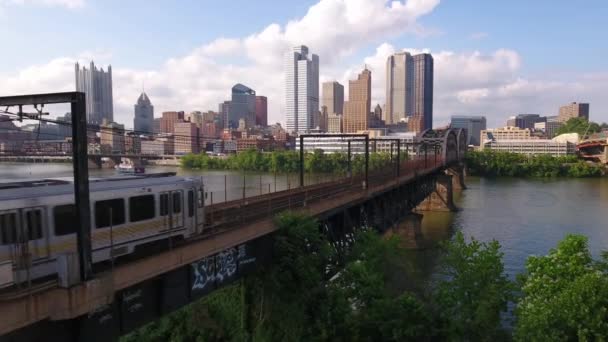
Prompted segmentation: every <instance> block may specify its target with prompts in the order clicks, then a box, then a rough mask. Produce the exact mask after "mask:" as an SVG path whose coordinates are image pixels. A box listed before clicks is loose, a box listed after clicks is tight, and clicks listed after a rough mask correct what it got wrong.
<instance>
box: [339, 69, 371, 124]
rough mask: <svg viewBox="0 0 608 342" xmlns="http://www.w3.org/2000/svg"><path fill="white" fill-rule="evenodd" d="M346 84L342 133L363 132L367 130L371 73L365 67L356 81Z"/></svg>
mask: <svg viewBox="0 0 608 342" xmlns="http://www.w3.org/2000/svg"><path fill="white" fill-rule="evenodd" d="M348 83H349V84H348V87H349V88H348V101H347V102H344V121H343V130H344V133H356V132H357V131H365V130H367V129H368V128H369V113H370V109H371V98H372V72H371V71H369V70H368V69H367V67H366V68H365V69H364V70H363V71H362V72H361V73H360V74H359V76H358V77H357V79H356V80H351V81H349V82H348Z"/></svg>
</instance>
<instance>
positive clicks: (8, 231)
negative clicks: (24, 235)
mask: <svg viewBox="0 0 608 342" xmlns="http://www.w3.org/2000/svg"><path fill="white" fill-rule="evenodd" d="M15 242H17V214H15V213H9V214H2V215H0V243H2V244H3V245H8V244H11V243H15Z"/></svg>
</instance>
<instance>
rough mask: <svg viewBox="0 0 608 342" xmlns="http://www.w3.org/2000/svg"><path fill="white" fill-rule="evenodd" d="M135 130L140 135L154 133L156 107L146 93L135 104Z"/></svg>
mask: <svg viewBox="0 0 608 342" xmlns="http://www.w3.org/2000/svg"><path fill="white" fill-rule="evenodd" d="M133 128H134V129H135V131H136V132H138V133H140V134H141V133H145V134H152V133H154V106H153V105H152V103H151V102H150V98H148V95H147V94H146V93H145V92H143V93H141V95H139V98H138V99H137V103H136V104H135V118H134V120H133Z"/></svg>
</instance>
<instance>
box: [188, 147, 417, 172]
mask: <svg viewBox="0 0 608 342" xmlns="http://www.w3.org/2000/svg"><path fill="white" fill-rule="evenodd" d="M390 158H391V157H390V153H370V154H369V168H370V170H375V169H381V168H383V167H385V166H387V165H389V164H390ZM402 158H406V156H405V155H404V156H403V157H402ZM180 162H181V166H182V167H184V168H190V169H211V170H241V171H261V172H281V173H288V172H298V171H299V165H300V155H299V152H296V151H274V152H268V153H267V152H260V151H257V150H254V149H252V150H247V151H244V152H241V153H238V154H232V155H229V156H227V157H213V156H209V155H207V154H205V153H201V154H187V155H185V156H183V157H182V158H181V161H180ZM364 167H365V157H364V156H363V155H361V154H354V155H353V156H352V159H351V168H352V171H353V172H354V173H362V172H363V170H364ZM304 169H305V171H306V172H312V173H338V174H346V173H347V172H348V156H347V155H346V154H345V153H324V152H323V151H322V150H315V151H314V152H312V153H306V154H305V155H304Z"/></svg>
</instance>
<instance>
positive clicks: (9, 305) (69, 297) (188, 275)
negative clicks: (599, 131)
mask: <svg viewBox="0 0 608 342" xmlns="http://www.w3.org/2000/svg"><path fill="white" fill-rule="evenodd" d="M420 138H421V139H420V141H421V143H420V145H419V148H418V149H417V153H416V155H415V156H412V157H411V158H410V159H408V160H405V161H401V162H400V163H399V164H398V165H395V168H390V167H389V168H385V169H381V170H371V172H370V173H369V175H368V177H367V179H366V178H365V176H364V175H357V176H353V177H348V178H344V179H341V180H337V181H330V182H325V183H322V184H315V185H309V186H302V187H298V188H294V189H291V190H285V191H279V192H275V193H270V194H264V195H260V196H256V197H250V198H244V199H240V200H235V201H229V202H224V203H219V204H214V205H211V206H208V207H207V209H206V224H207V225H208V227H207V228H208V230H207V231H208V233H207V234H205V235H203V236H198V237H196V238H195V239H191V240H187V241H185V242H184V243H182V244H180V245H178V246H174V247H173V248H172V249H168V250H163V251H160V252H159V253H157V254H153V255H149V256H146V257H143V258H140V259H137V260H134V261H131V262H128V263H124V264H120V265H118V266H116V267H115V268H114V269H113V270H111V271H107V272H103V273H98V274H95V277H94V279H92V280H89V281H86V282H78V283H76V284H73V285H71V286H66V287H61V286H60V285H59V283H58V281H56V280H53V281H49V282H45V283H41V284H36V285H35V286H32V287H25V288H15V289H12V290H11V291H8V292H7V291H5V292H3V293H0V317H2V320H0V335H4V334H6V335H5V336H4V339H5V340H7V341H24V340H37V339H45V338H49V337H50V336H52V339H53V341H74V340H82V341H98V340H99V341H107V340H115V339H117V338H118V336H120V335H122V334H125V333H128V332H129V331H132V330H133V329H135V328H137V327H139V326H141V325H142V324H145V323H147V322H150V321H152V320H155V319H158V318H159V317H161V316H163V315H166V314H167V313H170V312H171V311H173V310H175V309H177V308H179V307H181V306H183V305H186V304H188V303H190V302H191V301H193V300H195V299H197V298H200V297H201V296H203V295H205V294H207V293H209V292H211V291H213V290H214V289H216V288H219V287H221V286H224V285H226V284H229V283H230V282H232V281H234V280H235V279H238V278H239V277H241V276H243V275H245V274H248V273H251V272H255V269H256V265H258V264H261V263H265V262H268V261H269V260H270V259H271V258H272V238H271V234H272V233H273V232H274V231H275V230H276V229H277V228H276V226H275V225H274V224H273V217H274V216H275V215H276V214H278V213H280V212H283V211H286V210H294V211H299V212H304V213H308V214H310V215H313V216H314V217H316V218H317V219H318V220H319V223H320V229H322V231H324V232H325V233H326V234H327V235H328V237H329V238H330V241H332V242H333V243H334V246H335V247H336V248H344V247H343V246H344V244H343V243H340V242H341V241H344V238H345V237H346V236H348V235H349V234H350V233H352V232H353V230H355V229H356V228H357V227H364V226H365V227H374V228H375V229H378V230H379V231H382V232H386V231H390V232H391V233H394V234H402V233H400V232H399V231H398V230H396V224H397V223H398V222H401V221H402V220H404V219H405V220H406V221H407V222H410V226H411V227H410V228H411V230H412V231H409V232H406V233H405V234H406V235H408V236H411V235H415V234H416V231H417V230H418V231H419V229H420V226H419V225H420V220H421V215H413V214H412V212H413V210H414V209H415V208H418V209H419V210H454V209H455V207H454V204H453V201H452V189H453V188H463V187H464V183H463V171H462V168H463V165H462V162H463V156H464V152H465V150H466V137H465V132H464V131H463V130H460V129H459V130H456V129H445V130H428V131H425V132H423V133H422V135H421V137H420ZM430 146H433V149H430ZM365 180H367V182H364V181H365Z"/></svg>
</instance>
